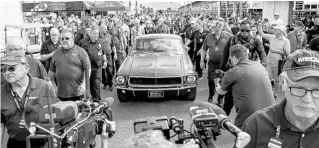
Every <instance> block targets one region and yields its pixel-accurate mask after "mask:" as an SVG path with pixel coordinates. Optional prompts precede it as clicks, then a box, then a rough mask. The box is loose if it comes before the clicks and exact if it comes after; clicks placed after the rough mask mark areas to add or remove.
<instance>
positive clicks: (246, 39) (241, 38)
mask: <svg viewBox="0 0 319 148" xmlns="http://www.w3.org/2000/svg"><path fill="white" fill-rule="evenodd" d="M250 31H251V25H250V22H248V21H242V22H241V23H240V32H239V33H238V34H236V35H235V36H233V37H231V38H229V40H228V41H227V44H226V45H225V48H224V50H223V56H222V60H221V64H220V69H221V70H223V71H227V70H228V69H229V68H230V67H232V64H230V62H229V53H230V52H229V51H230V47H231V46H234V45H236V44H241V45H244V46H245V47H246V48H247V49H248V51H249V52H248V59H249V60H257V59H255V57H256V56H255V53H257V54H258V57H259V59H260V62H261V64H262V65H263V66H266V52H265V50H264V47H263V45H262V44H261V42H260V41H259V40H258V39H257V38H256V37H253V36H252V35H251V34H250ZM243 87H245V86H243ZM231 92H232V91H231V90H229V91H228V92H227V93H226V94H225V104H224V108H223V109H224V110H225V112H226V113H227V114H228V115H229V114H230V112H231V109H232V108H233V105H234V101H233V97H232V94H231Z"/></svg>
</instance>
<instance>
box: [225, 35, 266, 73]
mask: <svg viewBox="0 0 319 148" xmlns="http://www.w3.org/2000/svg"><path fill="white" fill-rule="evenodd" d="M236 44H242V45H244V46H245V47H246V48H248V49H249V53H250V54H249V57H248V58H249V59H250V60H255V59H256V57H257V55H258V57H259V59H260V62H261V64H263V65H264V66H266V64H267V57H266V52H265V50H264V46H263V45H262V44H261V42H260V41H259V40H258V39H257V38H255V37H253V36H249V37H248V38H247V39H244V38H242V37H241V35H240V34H237V35H235V36H233V37H231V38H229V40H228V42H227V44H226V46H225V49H224V53H223V58H222V62H221V65H220V68H221V69H222V70H224V71H226V70H227V62H228V60H229V49H230V47H231V46H233V45H236ZM256 52H257V55H256Z"/></svg>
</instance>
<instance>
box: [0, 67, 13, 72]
mask: <svg viewBox="0 0 319 148" xmlns="http://www.w3.org/2000/svg"><path fill="white" fill-rule="evenodd" d="M15 70H16V66H14V67H2V68H1V72H2V73H6V72H7V71H10V72H14V71H15Z"/></svg>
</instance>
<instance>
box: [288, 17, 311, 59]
mask: <svg viewBox="0 0 319 148" xmlns="http://www.w3.org/2000/svg"><path fill="white" fill-rule="evenodd" d="M304 27H305V26H304V25H303V23H302V22H300V21H296V22H295V23H294V31H293V32H289V33H288V35H287V39H288V40H289V41H290V52H291V53H293V52H295V51H296V50H298V49H299V50H300V49H306V46H307V35H306V34H305V32H304V31H303V29H304Z"/></svg>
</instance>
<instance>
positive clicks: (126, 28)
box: [121, 23, 130, 37]
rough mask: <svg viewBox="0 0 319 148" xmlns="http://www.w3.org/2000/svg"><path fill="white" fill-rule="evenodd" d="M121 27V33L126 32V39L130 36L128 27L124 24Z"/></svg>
mask: <svg viewBox="0 0 319 148" xmlns="http://www.w3.org/2000/svg"><path fill="white" fill-rule="evenodd" d="M121 27H122V29H123V31H124V32H126V33H125V35H126V37H128V36H129V34H130V27H128V26H127V25H126V24H124V23H123V25H122V26H121Z"/></svg>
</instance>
